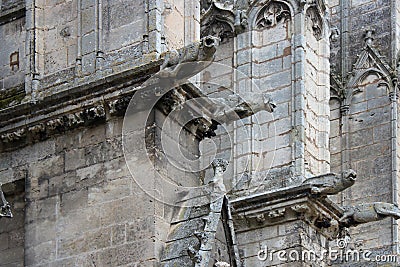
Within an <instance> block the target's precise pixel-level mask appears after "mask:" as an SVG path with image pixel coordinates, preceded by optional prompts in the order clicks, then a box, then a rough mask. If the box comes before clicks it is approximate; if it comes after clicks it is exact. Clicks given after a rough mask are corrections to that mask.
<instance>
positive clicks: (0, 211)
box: [0, 184, 13, 218]
mask: <svg viewBox="0 0 400 267" xmlns="http://www.w3.org/2000/svg"><path fill="white" fill-rule="evenodd" d="M1 187H2V184H0V198H1V202H2V204H3V205H2V206H0V218H2V217H7V218H12V217H13V214H12V212H11V206H10V204H9V203H8V201H7V200H6V198H5V197H4V193H3V190H2V189H1Z"/></svg>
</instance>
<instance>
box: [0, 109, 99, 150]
mask: <svg viewBox="0 0 400 267" xmlns="http://www.w3.org/2000/svg"><path fill="white" fill-rule="evenodd" d="M105 117H106V111H105V108H104V105H103V104H101V103H99V104H97V105H94V106H92V107H88V108H85V109H83V110H79V111H73V112H71V113H69V114H61V115H59V116H58V117H53V118H50V119H48V120H46V121H40V122H37V123H34V124H32V125H28V126H27V127H24V128H21V129H18V130H15V131H12V132H7V133H4V134H2V135H1V136H0V138H1V141H2V142H3V144H8V143H12V142H16V141H21V140H23V139H26V138H27V137H30V141H31V142H36V141H40V140H44V139H46V138H49V137H50V136H51V135H53V134H57V133H61V132H63V131H66V130H69V129H74V128H76V127H79V126H81V125H88V124H92V123H94V122H96V121H101V120H104V119H105Z"/></svg>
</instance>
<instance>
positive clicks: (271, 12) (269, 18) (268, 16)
mask: <svg viewBox="0 0 400 267" xmlns="http://www.w3.org/2000/svg"><path fill="white" fill-rule="evenodd" d="M290 19H291V14H290V9H289V7H288V6H287V5H286V4H284V3H281V2H277V1H271V2H269V3H268V4H267V5H266V6H264V7H263V8H262V9H261V10H260V12H259V14H258V16H257V19H256V28H257V29H265V28H266V29H269V28H273V27H275V26H277V25H278V24H281V23H285V22H286V21H288V20H290Z"/></svg>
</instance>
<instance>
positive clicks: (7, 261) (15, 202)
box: [0, 179, 25, 267]
mask: <svg viewBox="0 0 400 267" xmlns="http://www.w3.org/2000/svg"><path fill="white" fill-rule="evenodd" d="M24 188H25V179H22V180H18V181H16V182H13V183H8V184H5V185H3V186H2V189H3V190H4V192H5V197H6V199H7V201H8V202H9V203H10V205H11V207H12V213H13V218H12V219H11V220H12V223H10V222H11V221H10V219H8V218H2V219H0V259H1V262H0V266H2V267H3V266H24V243H25V229H24V225H25V199H24V196H25V193H24Z"/></svg>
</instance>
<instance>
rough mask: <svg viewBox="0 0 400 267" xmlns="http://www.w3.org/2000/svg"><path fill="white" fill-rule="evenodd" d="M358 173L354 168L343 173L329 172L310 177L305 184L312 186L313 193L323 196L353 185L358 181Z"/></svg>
mask: <svg viewBox="0 0 400 267" xmlns="http://www.w3.org/2000/svg"><path fill="white" fill-rule="evenodd" d="M356 177H357V173H356V172H355V171H354V170H347V171H344V172H343V173H342V174H340V175H339V174H336V173H328V174H324V175H319V176H316V177H312V178H309V179H307V180H305V181H304V182H303V184H304V185H311V186H312V193H314V194H318V195H321V196H324V195H325V196H326V195H335V194H337V193H339V192H341V191H343V190H345V189H346V188H349V187H350V186H352V185H353V184H354V183H355V181H356Z"/></svg>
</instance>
